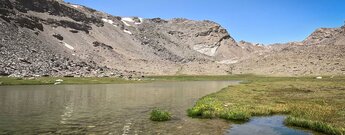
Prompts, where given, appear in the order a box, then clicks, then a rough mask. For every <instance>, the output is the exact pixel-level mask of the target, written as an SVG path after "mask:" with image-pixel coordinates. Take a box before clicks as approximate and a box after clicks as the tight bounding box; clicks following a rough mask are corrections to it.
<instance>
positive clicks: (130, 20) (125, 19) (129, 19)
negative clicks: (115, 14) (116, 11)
mask: <svg viewBox="0 0 345 135" xmlns="http://www.w3.org/2000/svg"><path fill="white" fill-rule="evenodd" d="M121 20H122V21H126V22H135V21H134V20H133V18H130V17H124V18H121Z"/></svg>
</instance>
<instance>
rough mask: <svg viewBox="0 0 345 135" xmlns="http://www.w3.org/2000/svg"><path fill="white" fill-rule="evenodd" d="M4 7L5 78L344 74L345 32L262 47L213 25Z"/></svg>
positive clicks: (37, 5)
mask: <svg viewBox="0 0 345 135" xmlns="http://www.w3.org/2000/svg"><path fill="white" fill-rule="evenodd" d="M0 3H1V6H0V11H1V14H0V24H1V25H0V38H1V39H0V48H1V53H0V56H1V58H0V62H1V63H0V67H1V68H0V74H1V75H10V76H47V75H49V76H131V75H135V76H141V75H148V74H149V75H181V74H213V75H215V74H219V75H220V74H241V73H242V74H243V73H255V74H272V75H316V74H343V73H344V65H343V64H342V63H344V56H343V54H342V53H343V52H344V43H345V38H344V37H345V36H344V27H342V28H332V29H328V28H322V29H318V30H317V31H315V32H314V33H312V34H311V35H310V36H309V37H307V38H306V40H305V41H302V42H294V43H287V44H280V45H271V46H263V45H261V44H253V43H250V42H245V41H240V42H236V41H235V40H234V39H233V38H232V37H231V36H230V34H229V33H228V31H227V30H226V29H224V28H223V27H221V26H220V25H219V24H217V23H215V22H212V21H207V20H205V21H193V20H188V19H183V18H175V19H171V20H163V19H160V18H153V19H144V18H140V17H119V16H112V15H109V14H106V13H103V12H99V11H96V10H93V9H91V8H88V7H84V6H81V5H73V4H68V3H65V2H63V1H61V0H59V1H56V0H45V1H40V0H0Z"/></svg>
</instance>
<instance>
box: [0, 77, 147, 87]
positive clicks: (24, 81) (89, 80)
mask: <svg viewBox="0 0 345 135" xmlns="http://www.w3.org/2000/svg"><path fill="white" fill-rule="evenodd" d="M59 79H61V80H63V82H61V84H118V83H138V82H139V81H131V80H125V79H120V78H97V77H75V78H73V77H38V78H12V77H0V85H52V84H54V83H55V82H56V80H59ZM141 82H145V81H141Z"/></svg>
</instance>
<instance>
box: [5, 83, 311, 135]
mask: <svg viewBox="0 0 345 135" xmlns="http://www.w3.org/2000/svg"><path fill="white" fill-rule="evenodd" d="M237 83H238V82H235V81H192V82H154V83H140V84H106V85H104V84H99V85H43V86H1V87H0V135H2V134H11V135H12V134H18V135H31V134H47V135H49V134H89V135H99V134H104V135H152V134H162V135H193V134H201V135H221V134H224V133H225V134H228V133H229V134H230V135H246V134H248V135H251V134H256V135H259V134H262V135H289V134H300V135H305V134H309V133H308V132H305V131H302V130H294V129H290V128H287V127H285V126H284V125H283V124H282V122H283V117H281V116H274V117H262V118H254V119H253V120H251V121H250V122H248V123H245V124H242V125H237V124H230V123H229V122H227V121H225V120H221V119H212V120H211V119H192V118H189V117H187V114H186V110H187V109H188V108H190V107H192V106H193V105H194V103H195V101H197V100H198V99H199V98H200V97H203V96H205V95H207V94H210V93H213V92H216V91H219V90H220V89H222V88H224V87H227V86H228V85H234V84H237ZM155 107H160V108H163V109H165V110H168V111H169V112H171V113H172V114H173V118H172V120H171V121H167V122H153V121H150V120H149V117H150V116H149V114H150V111H151V110H152V109H153V108H155ZM229 127H231V128H230V129H229Z"/></svg>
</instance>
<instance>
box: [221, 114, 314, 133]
mask: <svg viewBox="0 0 345 135" xmlns="http://www.w3.org/2000/svg"><path fill="white" fill-rule="evenodd" d="M285 118H286V116H269V117H253V118H252V119H251V120H250V121H249V122H247V123H244V124H233V125H232V127H231V128H230V129H229V130H228V135H312V133H311V132H309V131H305V130H299V129H293V128H290V127H287V126H285V125H284V124H283V123H284V120H285Z"/></svg>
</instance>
